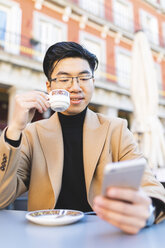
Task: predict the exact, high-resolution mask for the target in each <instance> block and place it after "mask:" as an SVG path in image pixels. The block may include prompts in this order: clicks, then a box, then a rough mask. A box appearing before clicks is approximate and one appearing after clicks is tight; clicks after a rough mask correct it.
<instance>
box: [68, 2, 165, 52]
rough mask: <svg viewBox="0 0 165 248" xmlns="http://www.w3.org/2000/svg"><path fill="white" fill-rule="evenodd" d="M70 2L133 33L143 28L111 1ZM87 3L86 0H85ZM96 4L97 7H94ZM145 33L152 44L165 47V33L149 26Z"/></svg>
mask: <svg viewBox="0 0 165 248" xmlns="http://www.w3.org/2000/svg"><path fill="white" fill-rule="evenodd" d="M68 2H70V3H72V4H75V5H76V6H77V7H79V8H81V9H83V10H84V11H85V12H86V13H87V15H88V13H89V14H92V15H93V16H97V17H100V18H102V19H104V20H106V21H108V22H110V23H112V24H113V25H114V26H116V27H117V28H119V29H121V30H123V31H126V32H128V33H131V34H133V33H134V32H135V31H137V30H139V29H143V28H142V27H141V25H140V23H138V22H137V21H136V20H135V19H134V18H133V17H131V14H130V16H129V14H128V12H127V11H125V12H124V11H119V10H117V9H116V10H115V9H114V8H113V7H112V4H111V3H110V1H103V2H100V0H91V1H88V2H87V4H86V5H85V4H82V3H83V1H80V0H68ZM84 3H85V1H84ZM93 5H95V8H94V7H93ZM144 31H145V33H146V34H147V37H148V40H149V42H150V43H151V44H152V45H154V46H155V45H156V46H158V47H159V46H160V47H161V48H165V34H164V35H163V36H161V35H160V34H159V33H158V32H154V31H152V30H150V29H149V28H148V27H146V28H145V30H144Z"/></svg>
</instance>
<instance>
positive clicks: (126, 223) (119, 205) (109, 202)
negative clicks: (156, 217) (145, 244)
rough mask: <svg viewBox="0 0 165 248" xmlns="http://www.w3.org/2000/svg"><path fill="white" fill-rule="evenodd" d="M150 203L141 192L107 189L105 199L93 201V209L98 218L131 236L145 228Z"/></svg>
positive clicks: (99, 197)
mask: <svg viewBox="0 0 165 248" xmlns="http://www.w3.org/2000/svg"><path fill="white" fill-rule="evenodd" d="M150 203H151V199H150V198H149V197H148V196H147V195H146V194H145V192H143V191H141V190H139V191H135V190H131V189H123V188H122V189H121V188H111V189H110V188H109V189H108V191H107V194H106V197H103V196H97V197H96V198H95V199H94V206H93V208H94V211H95V212H96V213H97V215H98V216H99V217H100V218H102V219H104V220H105V221H107V222H109V223H111V224H112V225H115V226H116V227H118V228H120V229H121V230H123V231H124V232H127V233H132V234H133V233H137V232H138V231H139V230H140V229H141V228H143V227H144V226H145V224H146V220H147V219H148V217H149V205H150Z"/></svg>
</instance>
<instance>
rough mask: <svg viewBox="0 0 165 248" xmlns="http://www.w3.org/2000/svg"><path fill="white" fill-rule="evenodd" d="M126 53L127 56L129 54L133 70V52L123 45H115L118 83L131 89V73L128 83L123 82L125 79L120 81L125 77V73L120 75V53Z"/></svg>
mask: <svg viewBox="0 0 165 248" xmlns="http://www.w3.org/2000/svg"><path fill="white" fill-rule="evenodd" d="M119 53H120V54H121V53H122V54H124V55H125V56H128V57H129V58H130V72H131V56H132V52H131V51H129V50H127V49H125V48H123V47H121V46H116V47H115V68H116V76H117V83H118V85H119V86H120V87H122V88H125V89H130V87H131V85H130V84H131V73H130V75H129V79H130V80H129V82H128V83H127V85H126V84H125V83H123V81H120V78H121V77H122V78H123V75H122V76H120V73H121V70H119V69H118V60H119V59H118V54H119Z"/></svg>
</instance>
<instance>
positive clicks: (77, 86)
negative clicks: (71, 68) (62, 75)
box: [70, 77, 81, 90]
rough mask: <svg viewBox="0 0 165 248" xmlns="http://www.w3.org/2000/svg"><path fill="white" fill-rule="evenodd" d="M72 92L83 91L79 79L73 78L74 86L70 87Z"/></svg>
mask: <svg viewBox="0 0 165 248" xmlns="http://www.w3.org/2000/svg"><path fill="white" fill-rule="evenodd" d="M70 89H72V90H81V87H80V84H79V81H78V78H77V77H74V78H72V85H71V87H70Z"/></svg>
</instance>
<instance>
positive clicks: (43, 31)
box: [33, 12, 67, 60]
mask: <svg viewBox="0 0 165 248" xmlns="http://www.w3.org/2000/svg"><path fill="white" fill-rule="evenodd" d="M34 34H35V37H33V38H34V39H35V40H36V41H38V43H36V45H35V46H34V49H35V50H36V53H35V57H36V59H38V60H42V59H43V56H44V55H45V52H46V50H47V49H48V47H49V46H51V45H53V44H54V43H56V42H59V41H65V40H66V37H67V28H66V24H63V23H62V22H59V21H57V20H55V19H53V18H51V17H48V16H46V15H44V14H40V13H38V12H35V13H34Z"/></svg>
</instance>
